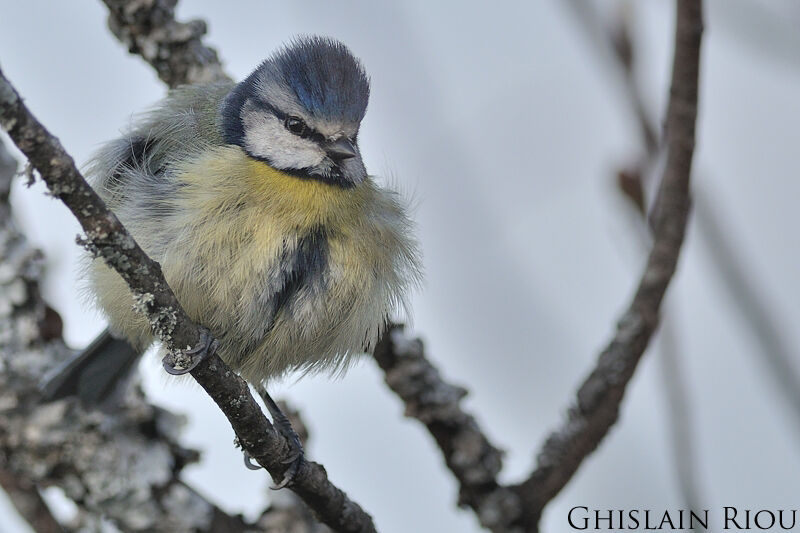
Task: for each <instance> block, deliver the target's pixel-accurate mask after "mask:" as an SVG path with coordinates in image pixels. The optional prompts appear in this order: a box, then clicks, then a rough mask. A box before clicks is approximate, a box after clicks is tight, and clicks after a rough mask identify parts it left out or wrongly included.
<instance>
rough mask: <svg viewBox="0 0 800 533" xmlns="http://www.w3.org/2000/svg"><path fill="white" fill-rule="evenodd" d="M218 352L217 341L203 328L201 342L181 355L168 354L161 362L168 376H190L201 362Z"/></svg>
mask: <svg viewBox="0 0 800 533" xmlns="http://www.w3.org/2000/svg"><path fill="white" fill-rule="evenodd" d="M216 351H217V341H216V340H212V337H211V333H210V332H209V331H208V330H207V329H205V328H203V329H202V330H201V335H200V342H199V343H198V344H197V345H196V346H194V347H193V348H190V349H188V350H184V351H182V352H180V353H168V354H167V355H165V356H164V359H162V360H161V364H162V365H163V366H164V370H165V371H166V372H167V374H171V375H173V376H182V375H184V374H188V373H189V372H191V371H192V370H194V369H195V367H197V365H199V364H200V362H201V361H202V360H203V359H205V358H207V357H209V356H210V355H211V354H213V353H214V352H216Z"/></svg>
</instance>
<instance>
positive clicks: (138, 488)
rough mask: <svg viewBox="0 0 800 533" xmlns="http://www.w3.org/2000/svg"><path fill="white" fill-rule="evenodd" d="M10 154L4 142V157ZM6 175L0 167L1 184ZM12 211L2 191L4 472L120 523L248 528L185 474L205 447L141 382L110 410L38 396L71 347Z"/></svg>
mask: <svg viewBox="0 0 800 533" xmlns="http://www.w3.org/2000/svg"><path fill="white" fill-rule="evenodd" d="M9 160H11V159H10V156H9V155H8V153H7V152H6V151H5V149H4V147H3V146H2V144H1V143H0V161H9ZM7 168H9V169H13V168H14V167H13V166H11V165H8V166H7ZM8 177H9V175H8V174H5V173H3V172H0V183H2V182H3V180H4V179H5V178H8ZM11 214H12V213H11V209H10V205H9V204H8V202H7V197H0V272H2V274H1V275H0V318H2V320H1V321H0V353H2V354H3V358H2V359H1V360H0V391H2V392H0V457H3V458H4V462H3V465H2V466H3V469H4V471H5V472H7V473H8V475H9V476H10V479H11V480H12V481H13V482H14V483H16V484H17V485H18V486H19V487H38V486H42V487H46V486H51V485H57V486H59V487H61V488H62V489H63V490H64V491H65V493H66V494H67V495H68V496H69V497H71V498H72V499H73V500H74V501H75V502H76V503H77V504H78V506H79V508H80V509H81V510H82V511H85V512H86V513H89V514H90V515H92V516H95V517H97V516H101V515H102V516H107V517H108V518H109V519H111V520H113V521H114V522H115V523H116V524H117V525H118V526H119V527H120V528H121V529H122V530H123V531H137V532H138V531H153V532H162V531H163V532H169V533H178V532H181V533H183V532H186V533H188V532H190V531H191V532H208V533H211V532H214V533H216V532H222V533H244V532H245V531H246V530H247V527H246V526H247V524H245V523H244V522H243V521H242V520H241V518H240V517H231V516H228V515H226V514H225V513H224V512H222V511H221V510H220V509H219V508H217V507H216V506H214V505H213V504H211V503H209V502H207V501H206V500H204V499H203V498H202V497H200V496H199V495H197V494H196V493H195V492H194V491H192V490H191V489H189V488H188V487H186V486H184V485H183V483H182V482H181V481H180V480H179V479H178V476H179V474H180V472H181V470H182V468H183V467H184V466H185V465H186V464H188V463H190V462H192V461H196V460H197V457H198V454H197V452H195V451H193V450H188V449H186V448H183V447H181V446H180V445H179V444H178V443H177V441H176V436H177V433H178V431H177V428H179V427H180V425H181V422H180V419H179V418H178V417H176V416H174V415H172V414H170V413H168V412H167V411H164V410H163V409H160V408H157V407H154V406H152V405H149V404H147V403H146V402H145V401H144V398H143V396H142V394H141V391H139V390H138V388H137V389H132V390H131V393H130V394H129V395H128V397H127V398H126V402H125V404H124V405H122V406H120V408H119V409H118V411H116V412H115V413H114V414H113V415H111V414H109V413H103V412H99V411H95V412H87V411H85V410H84V409H82V408H81V407H80V406H79V405H78V404H77V403H76V402H72V401H69V402H66V401H64V402H58V403H55V404H48V405H42V404H41V402H40V400H41V391H40V389H39V383H40V381H41V379H42V376H44V375H45V373H46V372H47V371H48V370H52V369H53V368H57V367H58V366H59V365H60V364H61V362H63V361H64V359H65V358H67V357H69V350H68V349H67V348H66V346H64V343H63V341H62V340H61V331H60V330H61V320H60V318H59V317H58V315H57V313H55V311H53V310H52V309H51V308H50V307H49V306H48V305H47V304H46V303H45V302H44V300H43V299H42V298H41V295H40V291H39V279H40V278H41V276H42V268H41V265H42V256H41V254H40V253H39V252H38V251H36V250H34V249H33V248H31V246H30V245H29V244H28V243H27V242H26V240H25V238H24V237H23V236H22V235H21V234H20V232H19V231H18V230H17V228H16V227H15V225H14V224H13V222H12V220H11ZM3 485H4V486H5V487H6V488H9V484H8V483H5V482H4V483H3ZM33 503H34V504H35V503H36V502H33ZM176 503H180V504H181V506H182V507H181V508H177V507H176V506H175V504H176ZM185 509H191V510H192V512H191V513H182V512H181V511H182V510H185Z"/></svg>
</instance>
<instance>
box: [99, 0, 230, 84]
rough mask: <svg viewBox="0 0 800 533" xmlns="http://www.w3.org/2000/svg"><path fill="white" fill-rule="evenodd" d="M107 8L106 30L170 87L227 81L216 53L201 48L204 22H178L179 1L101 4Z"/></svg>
mask: <svg viewBox="0 0 800 533" xmlns="http://www.w3.org/2000/svg"><path fill="white" fill-rule="evenodd" d="M103 3H104V4H105V5H106V6H107V7H108V10H109V15H108V27H109V28H110V29H111V32H112V33H113V34H114V35H115V36H116V37H117V38H118V39H119V40H120V41H121V42H122V43H123V44H125V45H126V46H127V47H128V51H129V52H130V53H132V54H138V55H140V56H141V57H142V58H144V60H145V61H147V62H148V63H150V65H151V66H152V67H153V68H154V69H155V70H156V72H157V73H158V77H159V78H161V80H162V81H163V82H164V83H166V84H167V85H168V86H169V87H177V86H178V85H183V84H189V83H209V82H214V81H222V80H228V79H230V78H229V76H228V75H227V74H225V72H224V71H223V69H222V64H221V63H220V61H219V57H218V56H217V51H216V50H214V49H213V48H211V47H208V46H206V45H204V44H203V42H202V40H201V39H202V37H203V35H205V33H206V31H207V28H206V23H205V21H203V20H190V21H189V22H177V21H176V20H175V5H176V4H177V3H178V0H103Z"/></svg>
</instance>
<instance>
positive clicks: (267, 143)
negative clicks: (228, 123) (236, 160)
mask: <svg viewBox="0 0 800 533" xmlns="http://www.w3.org/2000/svg"><path fill="white" fill-rule="evenodd" d="M244 129H245V136H244V144H245V148H246V149H247V151H248V152H250V153H251V154H253V155H255V156H258V157H264V158H266V159H268V160H269V161H270V162H271V163H272V164H273V166H275V167H277V168H287V169H288V168H307V167H314V166H317V165H319V164H320V163H322V160H323V159H325V152H324V151H323V150H322V149H321V148H320V147H319V146H317V145H316V144H315V143H313V142H312V141H309V140H308V139H301V138H300V137H298V136H297V135H292V134H291V133H289V132H288V131H287V130H286V128H285V127H284V126H283V124H281V123H280V121H279V120H278V119H277V118H276V117H274V116H271V115H264V114H262V113H253V114H249V116H247V115H245V117H244Z"/></svg>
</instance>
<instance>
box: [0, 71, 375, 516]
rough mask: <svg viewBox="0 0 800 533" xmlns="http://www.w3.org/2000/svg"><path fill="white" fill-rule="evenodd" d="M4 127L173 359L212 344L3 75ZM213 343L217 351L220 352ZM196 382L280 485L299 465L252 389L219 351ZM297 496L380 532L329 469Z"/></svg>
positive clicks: (303, 484)
mask: <svg viewBox="0 0 800 533" xmlns="http://www.w3.org/2000/svg"><path fill="white" fill-rule="evenodd" d="M0 125H1V126H2V127H3V129H5V130H6V131H7V132H8V133H9V136H10V137H11V139H12V140H13V141H14V143H15V144H16V145H17V146H18V147H19V149H20V150H21V151H22V152H23V153H24V154H25V155H26V156H27V157H28V159H29V161H30V162H31V164H32V165H33V167H34V168H35V169H36V170H37V171H38V172H39V173H40V174H41V175H42V178H43V179H44V181H45V183H46V184H47V186H48V189H49V191H50V193H51V194H52V195H53V196H55V197H57V198H59V199H60V200H62V201H63V202H64V203H65V204H66V205H67V207H69V209H70V210H71V211H72V213H73V214H74V215H75V217H76V218H77V219H78V221H79V222H80V223H81V225H82V227H83V228H84V230H85V231H86V236H87V238H86V240H85V241H84V243H85V246H87V247H88V248H89V249H90V250H92V251H93V253H95V254H96V255H97V256H99V257H102V258H103V259H104V260H105V261H106V263H107V264H109V266H111V267H112V268H114V269H115V270H116V271H117V272H118V273H119V274H120V276H121V277H122V278H123V279H124V280H125V281H126V283H127V284H128V286H129V287H130V288H131V291H132V292H133V294H134V298H135V299H136V301H137V303H138V304H139V305H138V307H139V308H140V309H141V310H142V311H143V312H144V313H145V314H146V315H147V317H148V319H149V320H150V324H151V327H152V329H153V331H154V333H155V334H156V335H158V337H159V338H160V339H161V340H162V342H163V343H164V344H165V345H166V347H167V348H168V349H169V351H170V353H171V354H182V353H184V350H186V349H187V348H188V347H191V346H198V347H203V346H205V345H206V343H207V342H208V341H207V339H208V337H206V333H207V332H206V330H204V329H203V328H202V327H200V326H198V325H196V324H194V323H193V322H192V321H191V320H190V319H189V317H188V316H187V315H186V313H185V311H184V310H183V308H182V307H181V306H180V304H179V303H178V301H177V299H176V298H175V295H174V294H173V292H172V290H171V289H170V288H169V286H168V285H167V283H166V281H165V280H164V277H163V275H162V273H161V268H160V266H159V265H158V263H156V262H155V261H153V260H152V259H150V258H149V257H147V255H146V254H145V253H144V252H143V251H142V249H141V248H140V247H139V245H138V244H137V243H136V241H134V239H133V237H131V235H130V234H129V233H128V232H127V230H126V229H125V228H124V227H123V225H122V224H121V223H120V221H119V220H118V219H117V218H116V216H114V214H113V213H111V212H110V211H109V210H108V208H107V207H106V206H105V204H104V203H103V201H102V200H101V199H100V198H99V197H98V196H97V194H96V193H95V192H94V191H93V190H92V188H91V187H90V186H89V185H88V184H87V183H86V181H85V180H84V178H83V176H81V174H80V173H79V172H78V170H77V168H76V167H75V164H74V161H73V159H72V157H70V156H69V154H67V153H66V152H65V151H64V149H63V148H62V147H61V144H60V143H59V141H58V139H56V138H55V137H53V136H52V135H51V134H50V133H49V132H48V131H47V130H46V129H45V128H44V127H43V126H42V125H41V124H40V123H39V122H38V121H37V120H36V118H35V117H33V115H32V114H31V113H30V111H29V110H28V109H27V107H26V106H25V105H24V104H23V102H22V99H21V98H20V97H19V95H18V94H17V92H16V90H15V89H14V88H13V86H12V85H11V84H10V82H9V81H8V80H7V79H6V78H5V77H4V76H3V75H2V72H1V71H0ZM213 345H214V343H213V339H212V343H211V346H213ZM191 374H192V376H193V377H194V378H195V380H196V381H197V382H198V383H199V384H200V385H201V386H202V387H203V389H205V390H206V392H208V394H209V395H210V396H211V397H212V399H213V400H214V401H215V403H216V404H217V405H218V406H219V407H220V409H221V410H222V411H223V413H224V414H225V416H226V417H227V418H228V421H229V422H230V423H231V426H232V427H233V430H234V432H235V433H236V436H237V438H238V440H239V443H240V444H241V445H242V448H243V449H244V450H246V451H247V452H248V453H249V454H250V456H251V457H252V458H253V459H255V460H256V461H257V462H258V463H259V464H261V466H263V467H265V468H266V469H267V470H268V471H269V472H270V473H271V474H272V475H273V477H274V478H277V479H280V478H281V477H282V476H283V474H284V472H285V471H286V469H287V468H288V465H289V464H290V462H291V461H290V459H291V458H292V452H291V447H290V445H289V443H288V442H287V441H286V439H284V438H283V437H282V436H281V435H279V434H278V433H277V432H276V431H275V430H274V428H273V427H272V425H271V424H270V423H269V421H268V420H267V419H266V417H265V416H264V414H263V413H262V412H261V409H260V408H259V406H258V404H257V403H256V401H255V399H254V398H253V396H252V395H251V394H250V391H249V389H248V387H247V384H246V383H245V382H244V380H242V379H241V378H240V377H239V376H238V375H236V374H235V373H234V372H233V371H232V370H230V368H228V367H227V365H225V363H224V362H223V361H222V359H220V358H219V356H217V355H216V354H215V353H213V350H210V353H209V354H208V356H207V357H205V358H204V359H203V360H202V361H201V362H200V363H199V364H198V365H197V366H196V367H195V368H194V369H193V370H192V371H191ZM292 490H294V491H295V492H297V494H299V495H300V496H301V498H303V500H304V501H305V502H306V503H307V504H308V505H309V506H310V507H311V508H312V509H313V510H314V511H315V512H316V513H317V515H318V517H319V518H320V520H322V521H323V522H325V523H326V524H328V525H330V526H331V527H332V528H334V529H336V530H338V531H374V530H375V527H374V525H373V523H372V519H371V517H370V516H369V515H368V514H367V513H366V512H364V510H363V509H361V507H360V506H358V504H356V503H354V502H352V501H351V500H349V499H348V498H347V496H346V495H345V493H344V492H343V491H341V490H340V489H338V488H337V487H335V486H334V485H333V484H332V483H331V482H330V481H329V480H328V478H327V474H326V472H325V470H324V468H322V466H320V465H318V464H316V463H313V462H307V461H303V462H302V464H301V465H300V467H299V469H298V472H297V475H296V477H295V480H294V483H293V486H292Z"/></svg>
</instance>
